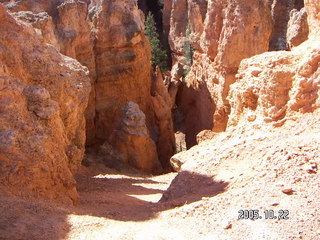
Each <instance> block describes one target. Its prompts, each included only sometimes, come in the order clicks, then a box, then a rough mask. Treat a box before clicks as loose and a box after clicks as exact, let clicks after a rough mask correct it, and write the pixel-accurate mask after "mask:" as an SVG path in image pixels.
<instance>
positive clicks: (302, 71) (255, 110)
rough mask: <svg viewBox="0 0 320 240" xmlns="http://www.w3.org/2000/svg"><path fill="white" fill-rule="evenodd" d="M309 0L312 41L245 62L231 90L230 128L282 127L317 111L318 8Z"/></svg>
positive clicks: (308, 8) (319, 71) (318, 61)
mask: <svg viewBox="0 0 320 240" xmlns="http://www.w3.org/2000/svg"><path fill="white" fill-rule="evenodd" d="M319 4H320V3H315V2H311V1H310V2H308V1H306V9H307V12H308V24H309V28H310V29H311V32H310V35H309V40H308V41H306V42H304V43H303V44H301V45H300V46H298V47H296V48H293V49H292V51H291V52H269V53H264V54H261V55H257V56H254V57H252V58H249V59H245V60H243V61H242V62H241V64H240V67H239V74H238V75H237V82H236V83H235V84H233V85H232V87H231V91H230V95H229V98H230V103H231V107H232V111H231V115H230V121H229V125H230V126H231V125H236V124H238V123H239V122H240V121H249V122H254V123H262V124H264V123H268V124H272V125H273V126H274V127H280V126H282V125H283V124H284V123H285V122H286V121H287V120H290V119H293V118H294V116H295V115H299V114H300V113H307V112H314V111H315V110H316V109H317V108H319V107H320V105H319V103H320V100H319V87H320V86H319V73H320V68H319V63H320V47H319V46H320V42H319V38H317V37H316V36H319V21H320V19H318V17H317V13H316V12H315V11H314V9H315V8H317V7H319Z"/></svg>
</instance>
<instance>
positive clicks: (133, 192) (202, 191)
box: [76, 171, 228, 221]
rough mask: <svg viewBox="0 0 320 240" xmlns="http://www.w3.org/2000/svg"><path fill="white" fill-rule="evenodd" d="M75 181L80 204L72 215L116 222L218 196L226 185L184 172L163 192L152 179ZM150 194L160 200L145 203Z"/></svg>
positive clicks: (89, 178)
mask: <svg viewBox="0 0 320 240" xmlns="http://www.w3.org/2000/svg"><path fill="white" fill-rule="evenodd" d="M119 176H120V175H119ZM78 182H79V188H78V191H79V194H80V199H81V203H80V205H78V206H76V209H77V210H76V211H77V212H76V214H79V215H82V214H83V215H91V216H98V217H104V218H107V219H114V220H119V221H146V220H149V219H153V218H156V217H157V213H159V212H162V211H165V210H168V209H172V208H175V207H177V206H181V205H185V204H190V203H192V202H195V201H199V200H201V199H202V198H203V197H213V196H215V195H217V194H219V193H222V192H224V191H225V188H226V186H227V185H228V183H227V182H219V181H215V180H214V177H209V176H204V175H199V174H195V173H190V172H187V171H185V172H181V173H180V174H178V175H177V176H176V177H175V179H174V180H173V181H172V182H171V184H170V186H169V188H168V189H167V190H161V189H158V188H156V187H155V185H157V184H161V182H157V181H154V180H150V179H136V178H121V177H119V178H114V177H113V178H108V175H105V178H96V177H88V178H87V179H78ZM152 185H153V186H152ZM153 194H158V195H159V196H158V197H159V198H161V199H160V201H157V202H152V201H148V197H150V195H153ZM160 195H162V197H161V196H160ZM145 199H146V200H145Z"/></svg>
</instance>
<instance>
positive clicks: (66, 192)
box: [0, 4, 90, 203]
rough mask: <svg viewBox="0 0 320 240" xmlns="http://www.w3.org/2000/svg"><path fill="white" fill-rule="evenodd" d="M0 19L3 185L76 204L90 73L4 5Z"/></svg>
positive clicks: (25, 193) (21, 193)
mask: <svg viewBox="0 0 320 240" xmlns="http://www.w3.org/2000/svg"><path fill="white" fill-rule="evenodd" d="M0 19H1V20H0V21H1V25H0V32H1V37H0V122H1V124H0V159H1V161H0V162H1V165H0V172H1V174H0V176H1V181H0V182H1V186H0V188H2V189H4V188H6V189H7V190H8V191H7V192H10V193H13V194H15V195H18V196H21V197H25V196H28V197H29V196H32V197H41V198H47V199H51V200H54V201H59V202H63V203H76V202H77V199H78V195H77V191H76V186H75V180H74V178H73V172H74V171H75V170H76V169H77V167H78V166H79V165H80V162H81V160H82V156H83V153H84V144H85V119H84V111H85V109H86V107H87V102H88V98H89V92H90V79H89V76H88V74H89V72H88V70H87V68H85V67H83V66H81V65H80V64H79V63H78V62H77V61H76V60H74V59H71V58H69V57H66V56H64V55H61V54H60V53H59V52H58V51H57V50H56V48H54V47H53V46H52V45H47V44H46V42H45V41H44V39H43V38H42V36H41V35H40V34H39V33H38V32H37V31H35V30H34V28H32V27H31V25H28V24H25V23H23V22H21V21H19V20H17V19H15V18H14V17H13V16H11V15H10V14H8V13H7V11H6V9H5V8H4V7H3V6H2V5H1V4H0Z"/></svg>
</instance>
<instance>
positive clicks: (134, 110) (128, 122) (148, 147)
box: [107, 102, 161, 173]
mask: <svg viewBox="0 0 320 240" xmlns="http://www.w3.org/2000/svg"><path fill="white" fill-rule="evenodd" d="M109 142H110V143H111V146H112V147H113V149H114V150H113V151H111V152H114V151H116V152H117V153H118V154H117V155H118V159H117V161H120V162H121V163H124V164H129V165H131V166H133V167H135V168H137V169H140V170H143V171H145V172H149V173H159V172H161V165H160V162H159V160H158V155H157V147H156V144H155V143H154V141H153V140H152V139H151V138H150V136H149V133H148V129H147V126H146V116H145V114H144V113H143V112H142V111H141V110H140V109H139V106H138V104H136V103H134V102H128V103H127V104H126V105H125V106H124V108H123V109H122V119H121V127H120V129H119V130H115V131H114V132H113V133H112V134H111V136H110V139H109ZM107 157H108V156H107Z"/></svg>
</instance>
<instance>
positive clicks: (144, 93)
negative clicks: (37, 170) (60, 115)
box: [6, 0, 174, 165]
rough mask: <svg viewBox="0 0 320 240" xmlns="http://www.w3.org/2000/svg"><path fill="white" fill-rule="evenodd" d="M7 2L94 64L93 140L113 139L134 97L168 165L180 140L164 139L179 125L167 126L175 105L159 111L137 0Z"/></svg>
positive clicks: (89, 116) (63, 48)
mask: <svg viewBox="0 0 320 240" xmlns="http://www.w3.org/2000/svg"><path fill="white" fill-rule="evenodd" d="M6 6H7V8H9V9H10V10H11V11H13V12H15V13H14V14H15V15H16V16H18V17H19V19H21V20H23V21H26V22H28V23H31V24H32V26H33V27H34V28H36V29H37V31H38V32H39V33H41V34H42V35H43V37H44V39H45V40H46V42H47V43H50V44H52V45H54V46H55V47H56V48H57V49H59V50H60V52H61V53H63V54H65V55H67V56H69V57H71V58H74V59H77V60H78V61H79V62H80V63H81V64H82V65H84V66H86V67H88V69H89V76H90V79H91V85H92V88H91V89H92V90H91V93H90V98H89V103H88V107H87V109H86V113H85V116H86V137H87V140H86V143H87V145H88V146H96V145H100V144H102V143H104V142H105V141H106V140H108V139H109V136H110V134H111V133H112V132H113V131H114V130H116V129H119V127H120V123H121V109H122V107H123V106H124V105H125V104H126V102H127V101H134V102H136V103H137V104H139V106H140V108H141V109H142V111H143V112H144V113H145V114H146V124H147V127H148V130H149V132H150V135H151V136H152V139H153V140H154V141H155V142H156V144H157V148H158V151H159V154H162V156H161V157H160V158H161V159H162V162H163V163H164V165H168V160H169V158H170V156H171V155H172V154H173V152H174V151H173V150H172V148H173V147H174V144H173V145H172V146H170V144H171V142H172V141H171V140H170V141H166V142H167V143H166V144H164V143H163V141H164V140H163V139H168V136H170V137H171V136H173V130H172V129H168V128H167V129H166V132H165V131H163V129H164V127H163V126H165V125H168V124H167V121H168V119H170V118H171V109H169V108H166V111H167V112H166V113H165V114H164V115H166V116H165V117H164V119H163V120H162V119H160V118H159V116H156V115H157V110H156V109H154V101H153V100H152V99H153V97H152V96H151V84H152V82H153V81H154V80H153V78H152V69H151V64H150V47H149V43H148V41H147V39H146V37H145V36H144V34H143V30H144V16H143V14H142V12H141V11H140V10H139V9H138V6H137V1H136V0H119V1H100V0H99V1H98V0H97V1H74V0H70V1H63V0H54V1H50V3H48V1H37V3H36V4H35V3H34V0H26V1H11V2H7V1H6ZM154 91H157V90H154ZM165 101H167V100H165ZM161 111H162V112H163V111H164V110H163V109H162V110H161ZM164 115H163V116H164ZM164 122H165V123H164ZM158 129H160V130H158ZM170 131H171V132H170ZM170 137H169V138H170ZM164 145H166V146H167V148H165V147H164ZM162 151H163V153H162ZM169 153H170V154H169ZM168 155H170V156H168Z"/></svg>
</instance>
